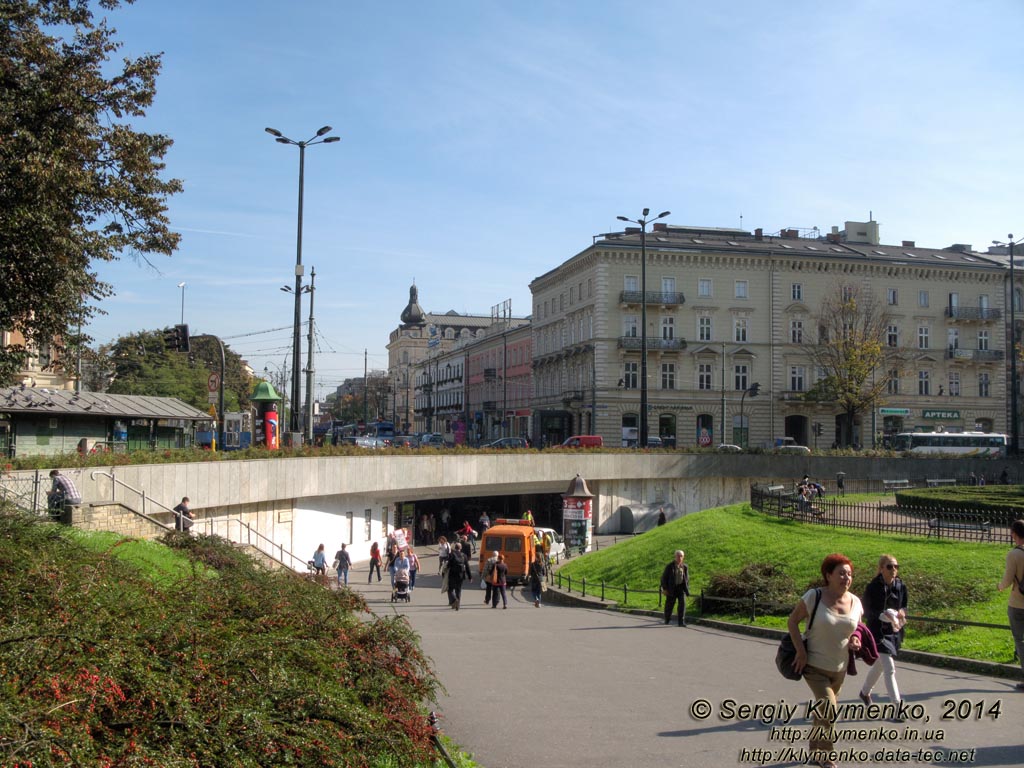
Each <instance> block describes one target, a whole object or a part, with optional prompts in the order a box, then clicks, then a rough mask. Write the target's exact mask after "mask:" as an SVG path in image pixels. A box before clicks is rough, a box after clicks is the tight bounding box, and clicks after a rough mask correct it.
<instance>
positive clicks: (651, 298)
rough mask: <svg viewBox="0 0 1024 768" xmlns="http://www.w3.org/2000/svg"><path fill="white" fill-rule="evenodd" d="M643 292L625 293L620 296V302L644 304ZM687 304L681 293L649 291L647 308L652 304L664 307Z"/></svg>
mask: <svg viewBox="0 0 1024 768" xmlns="http://www.w3.org/2000/svg"><path fill="white" fill-rule="evenodd" d="M643 298H644V292H643V291H623V292H622V293H620V294H619V301H620V302H621V303H623V304H641V303H642V302H643ZM685 302H686V299H685V298H684V297H683V294H682V292H681V291H669V292H667V293H664V292H662V291H647V306H650V305H651V304H654V305H657V306H662V307H678V306H680V305H682V304H684V303H685Z"/></svg>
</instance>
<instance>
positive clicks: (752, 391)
mask: <svg viewBox="0 0 1024 768" xmlns="http://www.w3.org/2000/svg"><path fill="white" fill-rule="evenodd" d="M760 391H761V384H760V383H759V382H756V381H755V382H754V383H753V384H751V385H750V387H749V388H748V389H744V390H743V394H742V395H740V435H741V436H742V438H743V445H742V446H741V447H743V448H746V447H747V443H748V442H749V440H748V435H747V433H748V432H749V430H748V429H747V428H746V425H745V424H744V422H743V400H744V399H745V398H746V397H747V395H750V396H751V397H757V395H758V393H759V392H760Z"/></svg>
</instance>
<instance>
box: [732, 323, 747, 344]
mask: <svg viewBox="0 0 1024 768" xmlns="http://www.w3.org/2000/svg"><path fill="white" fill-rule="evenodd" d="M733 328H734V329H735V331H736V332H735V333H734V334H733V339H734V340H735V341H736V342H744V341H746V340H747V321H746V320H744V319H743V318H740V317H738V318H736V319H735V320H734V321H733Z"/></svg>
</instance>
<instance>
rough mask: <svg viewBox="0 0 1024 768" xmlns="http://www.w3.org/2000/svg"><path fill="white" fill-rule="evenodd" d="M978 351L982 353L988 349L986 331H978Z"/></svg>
mask: <svg viewBox="0 0 1024 768" xmlns="http://www.w3.org/2000/svg"><path fill="white" fill-rule="evenodd" d="M978 349H980V350H982V351H985V350H987V349H988V331H978Z"/></svg>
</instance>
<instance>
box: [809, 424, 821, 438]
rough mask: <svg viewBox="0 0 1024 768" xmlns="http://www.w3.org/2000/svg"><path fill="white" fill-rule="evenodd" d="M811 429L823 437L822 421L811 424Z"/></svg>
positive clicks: (816, 434)
mask: <svg viewBox="0 0 1024 768" xmlns="http://www.w3.org/2000/svg"><path fill="white" fill-rule="evenodd" d="M811 431H812V432H814V435H815V437H821V422H820V421H816V422H814V423H813V424H812V425H811Z"/></svg>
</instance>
